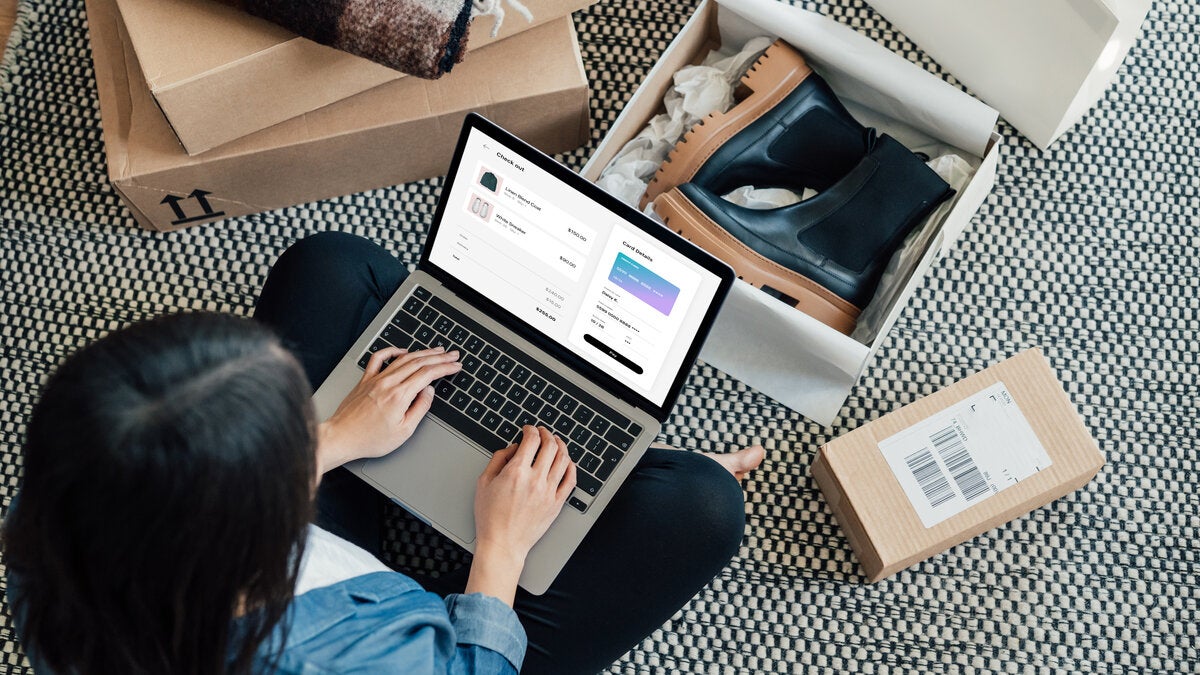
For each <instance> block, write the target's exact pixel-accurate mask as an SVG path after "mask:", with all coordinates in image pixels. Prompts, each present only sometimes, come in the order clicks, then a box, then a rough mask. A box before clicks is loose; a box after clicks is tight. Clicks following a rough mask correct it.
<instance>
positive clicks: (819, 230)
mask: <svg viewBox="0 0 1200 675" xmlns="http://www.w3.org/2000/svg"><path fill="white" fill-rule="evenodd" d="M872 160H875V161H878V162H879V168H878V170H877V171H876V172H875V174H874V175H873V176H872V178H871V180H870V181H868V182H867V183H866V184H865V185H863V186H862V188H861V189H860V190H859V193H858V194H856V195H854V196H853V197H851V198H849V199H847V201H846V202H845V203H844V204H843V205H842V206H841V208H840V209H838V210H837V211H835V212H834V213H832V214H830V215H829V217H827V218H824V219H823V220H821V221H820V222H817V223H814V224H813V225H812V226H811V227H809V228H807V229H806V230H804V231H803V232H801V233H800V234H799V239H800V241H801V242H802V243H804V244H805V245H807V246H810V247H812V248H813V249H815V250H817V251H821V252H822V253H825V254H826V255H828V256H829V258H830V259H831V260H833V261H834V262H836V263H838V264H839V265H841V266H843V267H845V268H846V269H849V270H854V271H856V272H863V271H865V270H867V268H869V267H871V266H872V264H878V265H879V266H882V265H883V264H886V262H887V259H888V258H890V257H891V255H892V253H893V252H894V251H895V247H896V246H897V245H899V242H900V240H901V239H903V238H904V236H905V235H907V234H908V232H909V231H910V230H911V229H912V228H913V227H914V226H915V225H917V224H918V223H919V222H921V220H923V219H924V218H925V216H927V215H928V214H929V212H930V211H931V210H932V209H933V207H934V206H936V205H938V204H940V203H941V202H942V201H943V200H945V199H946V197H948V196H949V195H950V194H951V191H950V187H949V186H948V185H947V184H946V182H945V181H943V180H942V179H941V178H940V177H939V176H938V175H937V174H936V173H934V171H933V170H932V169H930V168H929V167H928V166H926V165H925V163H924V162H922V161H921V160H920V159H919V158H917V156H916V155H914V154H913V153H912V152H910V151H909V150H908V148H905V147H904V146H903V145H901V144H900V143H898V142H896V141H895V140H893V139H892V138H890V137H888V136H882V137H880V139H879V142H878V143H877V144H876V147H875V150H874V151H872V153H871V155H870V156H869V157H868V158H867V159H866V160H864V161H872Z"/></svg>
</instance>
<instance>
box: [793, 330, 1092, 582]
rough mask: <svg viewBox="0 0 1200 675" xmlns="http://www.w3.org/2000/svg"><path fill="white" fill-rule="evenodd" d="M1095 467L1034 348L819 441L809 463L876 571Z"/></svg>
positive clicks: (1029, 504)
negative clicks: (847, 431) (839, 435)
mask: <svg viewBox="0 0 1200 675" xmlns="http://www.w3.org/2000/svg"><path fill="white" fill-rule="evenodd" d="M1102 466H1104V457H1103V456H1102V455H1101V454H1100V449H1099V447H1097V445H1096V441H1095V440H1093V439H1092V436H1091V434H1090V433H1088V430H1087V429H1086V428H1085V427H1084V425H1083V420H1082V419H1081V418H1080V417H1079V413H1078V412H1077V411H1076V410H1075V406H1074V405H1072V404H1071V401H1070V399H1068V398H1067V395H1066V393H1065V392H1064V391H1063V389H1062V385H1061V384H1059V382H1058V378H1056V377H1055V375H1054V372H1053V371H1051V369H1050V364H1049V363H1047V362H1046V359H1045V357H1043V356H1042V353H1041V351H1039V350H1036V349H1031V350H1028V351H1024V352H1022V353H1020V354H1018V355H1017V356H1014V357H1012V358H1010V359H1008V360H1007V361H1003V362H1001V363H999V364H997V365H994V366H992V367H990V368H988V369H986V370H984V371H982V372H979V373H976V374H975V375H972V376H971V377H968V378H967V379H965V380H962V381H961V382H958V383H956V384H953V385H951V386H950V387H947V388H946V389H944V390H942V391H939V392H937V393H936V394H931V395H930V396H927V397H925V398H923V399H921V400H919V401H916V402H915V403H911V404H909V405H907V406H905V407H903V408H901V409H900V410H897V411H895V412H893V413H890V414H888V415H886V416H884V417H882V418H880V419H877V420H875V421H874V422H871V423H869V424H867V425H866V426H863V427H859V428H858V429H855V430H854V431H851V432H850V433H848V434H846V435H844V436H842V437H840V438H837V439H835V440H833V441H830V442H829V443H826V444H825V445H823V446H821V449H820V450H819V451H818V455H817V459H816V461H815V462H814V463H813V466H812V474H813V478H815V479H816V481H817V485H818V486H819V487H820V489H821V493H822V494H824V495H825V501H826V502H827V503H828V504H829V508H830V510H832V511H833V514H834V517H836V518H837V521H838V523H839V524H841V526H842V530H843V531H844V532H845V533H846V538H847V539H848V540H849V541H850V545H851V547H852V548H853V549H854V553H855V555H857V556H858V561H859V563H860V564H861V565H862V568H863V573H864V575H865V576H866V577H867V581H870V582H875V581H879V580H880V579H883V578H885V577H888V576H891V575H892V574H895V573H896V572H898V571H900V570H902V569H904V568H906V567H910V566H912V565H914V564H916V563H918V562H920V561H922V560H925V559H926V558H929V557H931V556H934V555H937V554H938V553H941V552H942V551H945V550H946V549H948V548H950V547H951V546H955V545H957V544H960V543H962V542H964V541H967V540H968V539H971V538H972V537H975V536H977V535H979V534H981V533H983V532H986V531H987V530H990V529H993V528H995V527H999V526H1000V525H1002V524H1004V523H1006V522H1008V521H1010V520H1012V519H1014V518H1017V517H1019V516H1022V515H1024V514H1026V513H1028V512H1029V511H1032V510H1033V509H1036V508H1038V507H1040V506H1044V505H1046V504H1049V503H1050V502H1052V501H1054V500H1055V499H1058V498H1059V497H1062V496H1064V495H1066V494H1069V493H1071V492H1073V491H1075V490H1078V489H1079V488H1081V487H1083V486H1084V485H1085V484H1087V482H1088V481H1090V480H1091V479H1092V478H1093V477H1094V476H1095V475H1096V472H1098V471H1099V470H1100V468H1101V467H1102ZM967 497H970V498H971V499H970V501H967V500H966V498H967ZM934 505H936V506H934ZM959 509H961V510H959Z"/></svg>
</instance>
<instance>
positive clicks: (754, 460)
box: [700, 445, 767, 480]
mask: <svg viewBox="0 0 1200 675" xmlns="http://www.w3.org/2000/svg"><path fill="white" fill-rule="evenodd" d="M700 454H702V455H704V456H705V457H708V458H710V459H712V460H713V461H714V462H716V463H717V464H720V465H721V466H723V467H725V469H726V470H727V471H728V472H729V473H731V474H733V477H734V478H736V479H738V480H743V479H744V478H745V477H746V476H748V475H750V472H751V471H753V470H755V469H757V468H758V465H759V464H762V461H763V457H764V456H765V455H766V454H767V451H766V450H764V449H763V446H761V445H751V446H750V447H748V448H742V449H741V450H738V451H737V452H702V453H700Z"/></svg>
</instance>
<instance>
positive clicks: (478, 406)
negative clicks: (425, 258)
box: [358, 286, 642, 512]
mask: <svg viewBox="0 0 1200 675" xmlns="http://www.w3.org/2000/svg"><path fill="white" fill-rule="evenodd" d="M389 346H396V347H400V348H401V349H407V350H409V351H419V350H421V349H427V348H430V347H445V348H446V350H447V351H450V350H454V349H457V350H459V352H460V353H461V355H462V359H461V360H462V364H463V368H462V370H461V371H459V373H458V374H457V375H455V376H454V377H448V378H442V379H441V380H439V381H438V382H437V384H435V385H434V392H435V394H434V400H433V406H432V409H431V412H433V413H434V414H436V415H437V416H438V417H440V418H442V419H443V420H445V421H446V422H447V423H449V424H450V425H451V426H452V427H454V428H455V429H457V430H459V431H460V432H462V433H463V434H464V435H466V436H467V437H468V438H470V439H471V440H473V441H475V442H476V443H478V444H479V445H481V446H482V447H483V449H484V450H487V451H488V452H494V451H495V450H499V449H500V448H505V447H508V446H509V445H510V444H512V443H513V442H514V441H516V440H518V439H519V438H520V436H521V427H522V426H523V425H526V424H532V425H535V426H536V425H541V426H544V427H547V428H549V429H552V430H553V431H554V433H555V435H557V436H558V437H559V438H561V439H563V441H564V442H565V443H566V444H567V454H569V455H570V456H571V459H572V460H573V461H574V462H575V465H576V469H577V470H576V489H575V491H574V492H573V493H572V495H571V496H570V497H569V498H568V499H567V503H568V504H570V505H571V507H572V508H574V509H576V510H578V511H581V512H584V511H587V509H588V506H589V505H590V504H591V502H592V499H593V498H594V497H595V496H596V494H597V493H599V492H600V489H601V487H603V485H604V482H605V481H606V480H608V478H609V476H611V475H612V472H613V469H614V468H616V466H617V464H618V463H619V462H620V461H621V459H622V458H623V457H624V456H625V453H626V452H628V451H629V448H630V447H631V445H632V444H633V440H634V439H635V438H637V436H638V434H640V433H641V432H642V427H641V426H639V425H637V424H635V423H633V422H632V421H630V420H629V419H628V418H627V417H625V416H624V415H621V414H620V413H618V412H616V411H615V410H613V409H612V408H610V407H608V406H607V405H605V404H604V403H602V402H600V401H599V400H598V399H596V398H595V397H593V396H592V395H590V394H588V393H587V392H585V391H583V390H582V389H580V388H579V387H577V386H575V385H574V384H572V383H571V382H569V381H567V380H566V379H565V378H563V377H562V376H560V375H558V374H557V373H555V372H553V371H552V370H550V369H548V368H546V367H545V366H543V365H542V364H540V363H538V362H537V361H536V360H534V359H531V358H529V356H527V355H526V354H525V353H524V352H522V351H520V350H518V349H517V348H516V347H513V346H512V345H511V344H509V343H508V342H507V341H505V340H504V339H502V338H500V337H499V336H497V335H496V334H495V333H493V332H491V331H490V330H488V329H487V328H484V327H483V326H481V325H479V324H478V323H477V322H475V321H474V320H473V319H471V318H470V317H468V316H466V315H464V314H463V313H462V312H460V311H459V310H457V309H455V308H454V307H452V306H451V305H449V304H448V303H447V302H446V301H444V300H442V299H441V298H439V297H437V296H434V295H433V294H432V293H431V292H430V291H429V289H426V288H424V287H421V286H417V287H415V288H414V289H413V291H412V293H411V294H410V295H409V296H408V298H407V299H406V300H405V302H404V304H403V306H402V307H401V308H400V310H399V311H398V312H396V315H395V316H393V317H392V319H391V322H390V323H389V324H388V326H387V327H386V328H384V329H383V331H382V332H380V334H379V335H378V336H377V337H376V338H375V341H374V342H373V343H372V344H371V347H370V349H369V350H368V351H367V352H365V353H364V354H363V355H362V357H361V358H360V359H359V360H358V367H359V368H364V369H365V368H366V366H367V361H368V360H369V359H370V357H371V354H372V353H374V352H376V351H379V350H380V349H384V348H386V347H389Z"/></svg>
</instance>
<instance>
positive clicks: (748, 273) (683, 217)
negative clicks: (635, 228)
mask: <svg viewBox="0 0 1200 675" xmlns="http://www.w3.org/2000/svg"><path fill="white" fill-rule="evenodd" d="M654 210H655V211H657V212H658V215H660V216H662V218H663V220H664V221H666V223H667V227H669V228H670V229H671V230H673V231H675V232H678V233H679V234H681V235H683V238H684V239H687V240H688V241H691V242H692V243H693V244H696V245H697V246H699V247H700V248H702V249H704V250H706V251H708V252H709V253H711V254H713V255H715V256H717V257H718V258H720V259H721V260H724V261H725V262H726V263H727V264H728V265H729V266H730V267H732V268H733V270H734V271H735V272H737V275H738V278H739V279H741V280H743V281H745V282H746V283H748V284H750V285H751V286H755V287H757V288H762V287H763V286H767V287H769V288H772V289H774V290H776V291H778V292H779V293H782V294H784V295H786V296H788V297H790V298H791V299H792V300H795V307H796V309H798V310H800V311H801V312H804V313H805V314H807V315H809V316H811V317H813V318H814V319H816V320H818V321H820V322H821V323H824V324H825V325H827V326H830V327H832V328H834V329H835V330H838V331H840V332H842V333H845V334H846V335H849V334H851V333H853V332H854V327H855V325H857V323H858V315H859V313H860V312H861V310H859V308H858V307H855V306H854V305H853V304H851V303H849V302H847V301H846V300H844V299H842V298H841V297H839V296H838V295H837V294H836V293H834V292H833V291H831V290H829V289H827V288H825V287H824V286H822V285H820V284H818V283H817V282H815V281H813V280H812V279H809V278H808V277H806V276H804V275H802V274H799V273H797V272H793V271H792V270H790V269H788V268H786V267H784V266H783V265H780V264H779V263H777V262H775V261H774V260H771V259H769V258H766V257H763V256H762V255H759V254H758V253H757V252H756V251H755V250H754V249H752V248H750V247H749V246H746V245H745V244H743V243H742V242H741V241H739V240H738V239H737V237H734V236H733V235H731V234H729V233H728V232H726V231H725V229H724V228H723V227H721V226H720V225H718V224H716V223H715V222H713V220H712V219H711V218H709V217H708V216H707V215H705V214H704V212H703V211H701V210H700V209H699V208H697V207H696V205H695V204H693V203H692V200H690V199H688V198H687V197H685V196H684V194H683V193H682V192H680V191H679V188H671V190H670V191H669V192H667V193H666V194H664V195H661V196H659V198H658V200H657V201H655V203H654ZM789 304H791V303H790V302H789Z"/></svg>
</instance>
